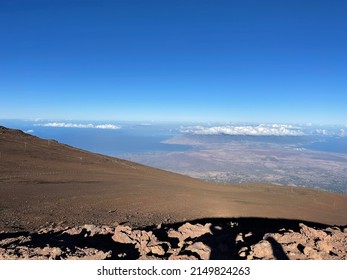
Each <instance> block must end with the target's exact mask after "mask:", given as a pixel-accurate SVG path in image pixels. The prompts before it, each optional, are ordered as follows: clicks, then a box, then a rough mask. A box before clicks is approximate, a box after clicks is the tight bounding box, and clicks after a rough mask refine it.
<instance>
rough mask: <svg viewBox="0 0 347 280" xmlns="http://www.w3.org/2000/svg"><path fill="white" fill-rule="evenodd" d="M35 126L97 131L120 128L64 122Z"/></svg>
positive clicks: (116, 126) (118, 127) (107, 125)
mask: <svg viewBox="0 0 347 280" xmlns="http://www.w3.org/2000/svg"><path fill="white" fill-rule="evenodd" d="M34 125H35V126H44V127H65V128H98V129H120V128H121V127H120V126H118V125H114V124H97V125H95V124H91V123H89V124H82V123H64V122H50V123H43V124H34Z"/></svg>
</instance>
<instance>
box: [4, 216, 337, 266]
mask: <svg viewBox="0 0 347 280" xmlns="http://www.w3.org/2000/svg"><path fill="white" fill-rule="evenodd" d="M302 223H304V224H305V225H306V226H307V227H309V228H314V229H315V230H319V229H326V228H328V227H329V225H325V224H319V223H312V222H307V221H301V220H287V219H268V218H252V217H250V218H206V219H198V220H192V221H186V222H182V223H175V224H162V225H155V226H148V227H145V228H141V229H131V228H130V227H127V226H124V225H122V226H118V227H116V228H108V230H105V228H102V227H97V226H93V225H92V226H91V225H89V226H88V227H80V228H73V229H72V230H71V229H67V228H65V229H62V228H61V229H59V228H58V229H57V228H51V229H46V230H41V231H39V232H31V233H29V232H15V233H0V253H1V254H0V258H1V256H2V258H3V259H6V258H7V259H8V258H24V259H30V258H39V259H45V258H46V259H71V258H82V259H138V258H142V259H211V260H223V259H234V260H242V259H247V257H248V256H249V255H250V250H251V248H252V246H253V247H254V245H255V244H257V243H259V242H264V240H266V241H267V242H268V243H267V244H270V245H271V249H272V254H273V259H278V260H288V259H289V258H288V256H287V253H286V252H285V251H284V249H283V247H282V245H281V244H280V243H279V242H278V241H276V239H275V238H273V237H271V236H269V234H270V235H271V234H272V233H273V234H276V233H284V232H294V233H296V232H297V233H299V232H300V230H301V225H302ZM335 228H337V227H335ZM338 229H339V230H341V232H343V227H340V228H338ZM196 231H197V232H196ZM115 232H116V233H115ZM115 235H117V238H114V236H115ZM301 246H303V245H301ZM297 247H298V250H300V249H301V251H303V248H299V246H297ZM303 247H304V246H303ZM54 250H55V251H54ZM53 251H54V253H52V252H53ZM255 259H256V257H255Z"/></svg>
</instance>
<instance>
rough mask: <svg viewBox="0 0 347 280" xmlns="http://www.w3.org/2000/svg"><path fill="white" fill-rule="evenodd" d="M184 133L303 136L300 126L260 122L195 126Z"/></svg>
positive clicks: (184, 130)
mask: <svg viewBox="0 0 347 280" xmlns="http://www.w3.org/2000/svg"><path fill="white" fill-rule="evenodd" d="M181 132H183V133H192V134H198V135H217V134H224V135H248V136H302V135H305V134H304V132H303V131H301V130H300V129H299V128H296V127H293V126H292V125H288V124H260V125H227V126H212V127H204V126H194V127H186V128H182V129H181Z"/></svg>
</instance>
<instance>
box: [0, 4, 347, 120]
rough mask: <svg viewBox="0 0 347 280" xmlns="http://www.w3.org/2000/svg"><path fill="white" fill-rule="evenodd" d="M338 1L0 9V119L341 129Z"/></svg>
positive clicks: (345, 8) (346, 58) (345, 86)
mask: <svg viewBox="0 0 347 280" xmlns="http://www.w3.org/2000/svg"><path fill="white" fill-rule="evenodd" d="M346 14H347V1H345V0H340V1H339V0H326V1H321V0H304V1H303V0H299V1H297V0H288V1H278V0H273V1H259V0H253V1H251V0H209V1H205V0H194V1H193V0H172V1H170V0H167V1H163V0H157V1H153V0H146V1H144V0H139V1H132V0H123V1H117V0H113V1H111V0H22V1H17V0H0V106H1V107H0V119H1V118H46V119H72V120H73V119H76V120H77V119H78V120H158V121H160V120H163V121H166V120H169V121H175V120H177V121H182V120H187V121H261V122H314V123H337V124H339V123H342V124H346V123H347V17H346Z"/></svg>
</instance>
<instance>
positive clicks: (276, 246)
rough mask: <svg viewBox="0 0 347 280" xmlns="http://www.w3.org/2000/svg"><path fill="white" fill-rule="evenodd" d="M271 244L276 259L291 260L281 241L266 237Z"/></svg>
mask: <svg viewBox="0 0 347 280" xmlns="http://www.w3.org/2000/svg"><path fill="white" fill-rule="evenodd" d="M265 240H266V241H268V242H269V243H270V244H271V247H272V253H273V255H274V257H275V258H276V260H289V258H288V256H287V255H286V253H285V252H284V250H283V247H282V245H281V244H280V243H278V242H277V241H276V240H275V239H274V238H273V237H271V236H268V237H266V238H265Z"/></svg>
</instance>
